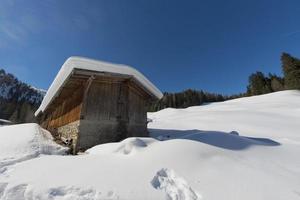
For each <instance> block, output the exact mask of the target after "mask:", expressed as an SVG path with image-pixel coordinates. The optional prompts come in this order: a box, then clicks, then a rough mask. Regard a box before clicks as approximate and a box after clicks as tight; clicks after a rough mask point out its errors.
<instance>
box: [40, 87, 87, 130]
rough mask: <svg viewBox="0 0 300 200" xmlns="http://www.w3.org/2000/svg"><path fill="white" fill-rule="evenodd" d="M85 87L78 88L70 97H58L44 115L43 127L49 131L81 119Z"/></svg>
mask: <svg viewBox="0 0 300 200" xmlns="http://www.w3.org/2000/svg"><path fill="white" fill-rule="evenodd" d="M83 89H84V88H83V87H80V88H77V89H76V91H73V92H72V93H70V95H69V96H68V97H65V98H63V97H57V98H56V99H55V102H53V104H52V105H51V107H50V108H48V109H47V111H46V113H44V115H45V116H44V118H45V119H44V120H43V122H42V124H41V125H42V126H43V127H44V128H46V129H48V130H53V129H56V128H58V127H61V126H64V125H67V124H69V123H71V122H74V121H77V120H79V119H80V112H81V106H82V96H83Z"/></svg>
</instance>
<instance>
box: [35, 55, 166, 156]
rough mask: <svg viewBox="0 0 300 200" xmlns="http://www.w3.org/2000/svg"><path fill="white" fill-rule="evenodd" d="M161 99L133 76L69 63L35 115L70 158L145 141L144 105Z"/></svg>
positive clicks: (114, 68)
mask: <svg viewBox="0 0 300 200" xmlns="http://www.w3.org/2000/svg"><path fill="white" fill-rule="evenodd" d="M162 96H163V95H162V93H161V92H160V91H159V89H157V88H156V87H155V86H154V85H153V84H152V83H151V82H150V81H149V80H148V79H147V78H146V77H145V76H143V75H142V74H141V73H140V72H138V71H137V70H135V69H133V68H131V67H128V66H125V65H116V64H111V63H106V62H101V61H96V60H92V59H88V58H82V57H71V58H69V59H68V60H67V61H66V62H65V63H64V64H63V66H62V68H61V70H60V71H59V73H58V74H57V76H56V78H55V80H54V81H53V83H52V85H51V86H50V88H49V90H48V92H47V94H46V96H45V98H44V100H43V102H42V104H41V106H40V108H39V109H38V110H37V111H36V113H35V115H36V116H37V119H38V121H39V123H40V125H41V126H42V127H43V128H45V129H47V130H49V131H50V132H51V133H52V134H53V135H54V136H55V138H59V139H60V140H61V141H63V142H64V143H66V144H68V145H70V146H71V147H72V149H73V151H74V153H76V152H77V151H80V150H82V151H83V150H86V149H87V148H90V147H92V146H94V145H97V144H102V143H107V142H117V141H120V140H122V139H125V138H127V137H135V136H140V137H143V136H147V135H148V132H147V110H146V109H147V105H148V104H149V102H151V101H153V100H156V99H160V98H162Z"/></svg>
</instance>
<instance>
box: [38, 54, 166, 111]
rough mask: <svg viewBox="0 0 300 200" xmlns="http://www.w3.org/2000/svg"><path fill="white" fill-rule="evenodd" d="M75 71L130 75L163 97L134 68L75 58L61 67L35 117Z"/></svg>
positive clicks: (154, 93) (157, 95)
mask: <svg viewBox="0 0 300 200" xmlns="http://www.w3.org/2000/svg"><path fill="white" fill-rule="evenodd" d="M74 69H84V70H91V71H97V72H107V73H114V74H124V75H129V76H132V77H133V78H135V79H136V80H137V81H138V82H139V83H141V84H142V85H143V86H144V87H145V88H146V89H147V90H149V92H151V93H152V94H153V95H154V96H155V97H157V98H158V99H161V98H162V97H163V94H162V93H161V91H160V90H159V89H158V88H157V87H156V86H155V85H153V84H152V83H151V82H150V81H149V80H148V79H147V78H146V77H145V76H144V75H143V74H141V73H140V72H139V71H137V70H136V69H134V68H132V67H129V66H126V65H121V64H112V63H108V62H102V61H98V60H93V59H89V58H84V57H75V56H73V57H70V58H68V59H67V61H66V62H65V63H64V64H63V66H62V67H61V69H60V71H59V72H58V74H57V76H56V78H55V79H54V81H53V83H52V84H51V86H50V88H49V89H48V91H47V93H46V96H45V97H44V99H43V101H42V104H41V105H40V107H39V109H38V110H37V111H36V113H35V115H38V114H39V113H40V112H43V111H44V110H45V109H46V108H47V106H48V105H49V104H50V103H51V101H52V100H53V98H55V95H56V94H57V93H58V91H59V89H60V88H61V87H62V86H63V85H64V83H65V82H66V81H67V79H68V78H69V77H70V76H71V73H72V72H73V70H74Z"/></svg>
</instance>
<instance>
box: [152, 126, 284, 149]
mask: <svg viewBox="0 0 300 200" xmlns="http://www.w3.org/2000/svg"><path fill="white" fill-rule="evenodd" d="M149 131H150V135H151V137H154V138H156V139H158V140H161V141H165V140H172V139H186V140H193V141H197V142H202V143H205V144H208V145H212V146H215V147H219V148H223V149H229V150H243V149H247V148H250V147H251V146H279V145H280V143H278V142H276V141H274V140H271V139H268V138H255V137H245V136H240V135H239V133H238V132H236V131H232V132H229V133H226V132H221V131H201V130H197V129H194V130H168V129H149Z"/></svg>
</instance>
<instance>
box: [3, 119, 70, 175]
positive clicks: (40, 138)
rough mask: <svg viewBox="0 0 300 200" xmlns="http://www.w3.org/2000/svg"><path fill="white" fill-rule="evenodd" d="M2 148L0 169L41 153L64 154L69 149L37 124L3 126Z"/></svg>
mask: <svg viewBox="0 0 300 200" xmlns="http://www.w3.org/2000/svg"><path fill="white" fill-rule="evenodd" d="M0 149H1V150H0V170H1V168H2V167H4V166H6V165H10V164H14V163H18V162H20V161H24V160H28V159H32V158H35V157H37V156H39V155H40V154H49V155H50V154H63V153H64V152H65V151H66V150H67V149H66V148H63V147H61V146H59V145H57V144H56V143H55V142H53V138H52V136H51V134H50V133H49V132H48V131H46V130H44V129H42V128H41V127H40V126H39V125H37V124H22V125H11V126H4V127H1V129H0Z"/></svg>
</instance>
